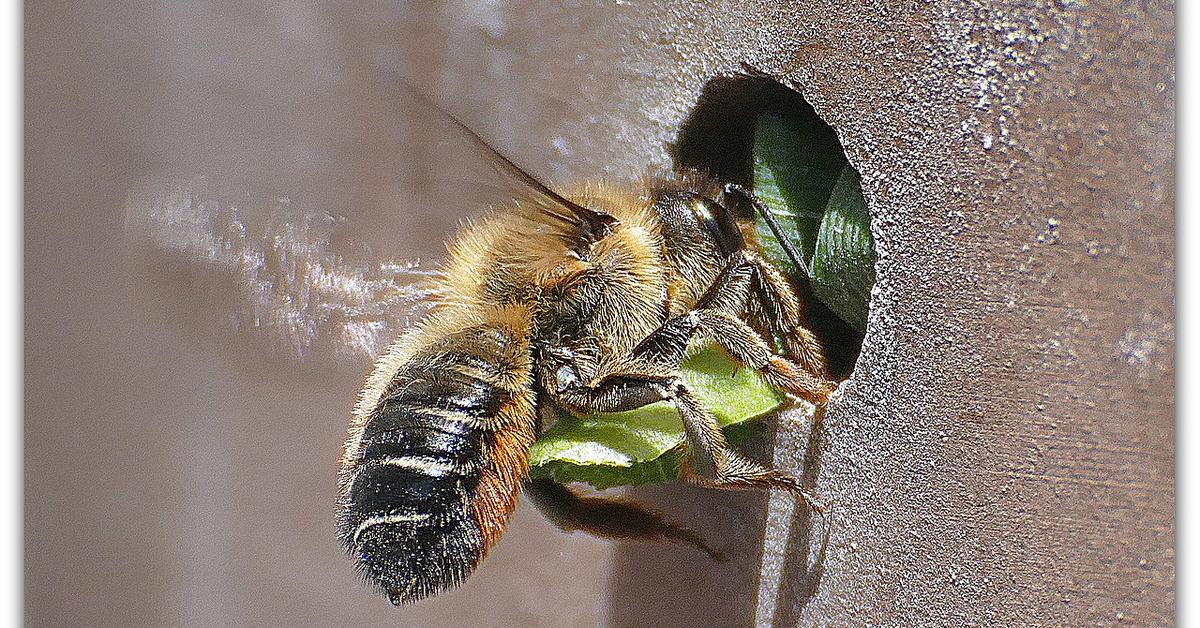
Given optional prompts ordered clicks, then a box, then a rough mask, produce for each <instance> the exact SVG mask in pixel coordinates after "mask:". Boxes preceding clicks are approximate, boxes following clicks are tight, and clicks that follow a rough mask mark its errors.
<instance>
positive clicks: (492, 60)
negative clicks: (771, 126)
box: [24, 0, 1175, 627]
mask: <svg viewBox="0 0 1200 628" xmlns="http://www.w3.org/2000/svg"><path fill="white" fill-rule="evenodd" d="M25 20H26V24H25V37H26V43H25V63H26V70H25V85H24V90H25V92H24V98H25V124H26V130H25V203H26V209H25V377H26V380H25V384H26V389H25V404H26V406H25V439H26V441H25V465H26V466H25V474H26V475H25V500H26V501H25V525H26V537H25V586H26V589H25V604H26V608H27V611H26V613H27V615H26V620H27V623H28V624H29V625H31V626H61V625H88V626H128V625H164V626H205V627H207V626H225V625H236V626H274V625H293V626H328V625H356V624H367V623H387V624H392V625H406V626H461V625H472V626H516V625H519V626H588V625H596V624H605V625H614V626H645V625H714V626H716V625H720V626H725V625H730V626H741V625H764V626H765V625H778V626H793V625H812V624H817V623H826V624H830V625H852V624H860V623H866V622H871V623H876V624H882V625H908V624H910V623H912V622H913V618H920V619H921V620H922V621H923V622H924V623H935V624H947V625H949V624H963V623H966V624H991V625H997V624H1000V625H1004V624H1010V625H1013V624H1028V623H1040V624H1045V625H1094V624H1102V625H1107V624H1116V623H1121V622H1127V623H1133V624H1137V625H1160V624H1165V623H1169V620H1170V617H1171V615H1172V613H1173V610H1174V527H1173V512H1174V483H1173V469H1174V467H1173V460H1174V445H1173V424H1172V420H1173V418H1172V412H1173V408H1174V405H1173V404H1174V402H1173V384H1172V381H1173V377H1174V361H1173V348H1174V309H1173V287H1172V281H1173V274H1174V266H1173V261H1172V260H1173V252H1174V235H1173V233H1174V221H1173V207H1174V192H1173V188H1174V174H1173V167H1174V143H1173V137H1174V104H1175V103H1174V80H1175V78H1174V62H1173V58H1174V31H1173V20H1174V13H1173V7H1172V6H1171V5H1170V4H1169V3H1166V2H1161V3H1160V2H1142V3H1128V4H1125V5H1114V6H1105V7H1099V6H1089V5H1084V4H1078V3H1046V4H1045V5H1044V6H1043V5H1039V4H1037V3H1034V4H1030V3H1012V4H1011V5H995V6H993V5H992V4H989V3H972V2H967V1H958V0H943V1H940V2H934V3H928V4H923V5H910V4H905V3H897V4H896V5H885V4H878V3H860V4H846V3H841V2H836V1H833V0H815V1H814V2H810V3H803V4H796V3H774V2H765V1H763V2H756V1H747V2H696V3H693V2H678V3H669V2H664V3H644V2H635V1H633V0H614V1H593V2H566V1H564V2H534V1H525V0H511V1H504V0H495V1H489V2H473V1H463V2H445V3H437V4H434V3H395V4H392V3H376V2H369V3H336V2H328V3H312V2H191V3H172V2H165V1H164V2H112V3H104V4H103V5H100V4H98V3H67V2H42V3H28V4H27V6H26V8H25ZM743 62H751V63H753V64H754V65H755V66H756V67H758V68H760V69H762V70H764V71H767V72H770V73H772V74H774V75H776V76H781V77H783V79H784V80H785V82H787V83H788V84H790V85H792V86H794V87H796V88H797V89H798V90H799V91H800V92H802V93H803V94H804V96H805V97H806V98H807V99H808V101H809V102H810V103H811V104H812V105H813V107H814V108H815V109H816V111H817V113H818V114H819V115H820V116H822V118H823V119H825V120H826V121H827V122H828V123H830V124H831V125H832V126H833V127H834V128H835V129H836V130H837V131H838V132H839V135H840V137H841V139H842V143H843V144H844V145H845V147H846V150H847V156H848V157H849V158H850V160H851V162H852V163H853V164H854V165H855V167H856V168H857V169H858V170H859V172H861V174H862V176H863V188H864V194H865V196H866V198H867V201H868V204H869V206H870V207H871V210H872V212H873V215H874V216H875V219H876V220H875V222H874V224H873V234H874V236H875V241H876V243H877V247H878V250H879V252H880V260H879V264H878V267H877V275H878V280H877V285H876V290H875V292H874V294H873V301H872V313H871V318H870V320H869V323H868V332H867V339H866V341H865V343H864V346H863V353H862V356H861V358H860V360H859V363H858V367H857V368H856V370H855V373H854V375H853V376H852V377H851V378H850V380H849V381H848V382H847V383H846V384H845V385H844V386H843V389H842V392H841V396H840V397H839V399H838V400H836V401H835V403H833V404H831V406H830V410H829V414H828V416H827V417H826V420H825V430H824V435H823V437H822V438H819V439H815V440H814V439H810V438H809V435H808V434H805V433H804V430H803V429H799V428H796V429H790V428H789V429H786V430H780V431H779V433H778V434H776V435H774V436H773V437H769V438H768V439H767V440H765V441H764V442H759V443H756V444H753V445H752V446H751V447H750V450H751V451H753V452H756V454H757V455H761V456H765V457H768V458H772V459H773V460H774V463H775V464H776V465H777V466H779V467H780V468H782V469H786V470H790V471H792V472H797V473H798V472H800V470H801V469H802V468H805V463H806V461H808V462H811V458H812V456H811V455H810V453H811V451H812V450H813V449H814V445H816V447H815V449H817V450H819V451H822V452H824V453H822V454H821V464H820V473H819V474H818V475H817V477H816V481H817V488H816V492H817V493H818V494H820V495H822V496H823V497H824V498H826V499H827V500H829V501H830V503H832V504H834V507H835V509H836V513H837V520H836V521H837V523H836V525H835V527H834V528H833V538H832V541H831V545H830V548H829V553H828V556H827V557H826V558H825V560H824V562H823V566H822V569H821V570H820V572H819V573H814V572H813V571H812V570H810V569H808V566H807V565H806V564H805V563H804V562H802V560H803V559H804V558H805V557H807V556H808V551H807V550H808V539H807V538H806V537H805V536H804V535H803V534H800V533H798V532H796V530H797V527H796V526H795V525H793V523H794V522H793V521H792V517H791V513H790V510H789V508H788V507H787V504H786V500H780V499H778V498H773V499H770V500H768V499H767V498H766V497H764V496H754V495H732V494H719V493H713V492H711V491H701V490H699V489H689V488H686V487H679V486H663V487H657V488H653V489H646V490H642V491H640V494H641V495H642V496H643V497H645V498H647V499H650V500H652V501H653V502H654V503H655V504H657V505H658V506H659V507H661V508H663V509H665V510H666V511H667V512H668V514H670V515H671V516H672V517H673V518H676V519H678V520H681V521H685V522H688V523H689V524H691V525H694V526H696V527H697V528H698V529H699V530H700V531H701V532H702V533H703V534H704V535H705V536H706V538H710V539H719V541H718V546H719V547H721V548H722V549H724V550H725V551H726V553H727V554H729V555H730V556H732V557H733V560H732V561H730V562H729V563H722V564H714V563H711V562H709V561H706V560H703V559H699V558H697V557H696V556H694V555H692V554H691V553H688V552H686V551H681V550H680V549H678V548H675V547H659V546H647V545H635V544H607V543H603V542H599V541H595V540H592V539H590V538H588V537H585V536H581V535H567V534H563V533H560V532H558V531H557V530H555V529H553V528H552V527H551V526H550V525H549V524H548V523H546V522H545V521H544V520H543V519H542V518H541V517H540V516H539V515H537V514H536V513H535V512H533V511H532V509H531V508H529V507H528V505H525V504H523V505H522V506H521V507H520V508H519V509H518V512H517V514H516V516H515V518H514V520H513V522H512V523H511V525H510V526H509V529H508V532H507V533H506V534H505V536H504V538H503V540H502V541H501V542H500V543H499V545H498V546H497V547H496V548H495V550H494V552H493V554H492V555H491V556H490V557H489V558H488V559H487V560H486V561H485V562H484V563H483V565H482V566H481V568H480V569H479V571H478V572H477V573H476V574H475V575H474V576H473V577H472V578H470V579H469V580H468V581H467V583H466V584H465V585H464V586H463V587H462V588H460V589H458V590H456V591H453V592H449V593H447V594H444V595H440V596H438V597H436V598H434V599H431V600H428V601H425V602H423V603H421V604H419V605H416V606H414V607H411V608H405V609H394V608H392V607H391V605H390V604H388V603H387V602H386V601H385V600H384V599H383V598H382V597H379V596H377V595H375V594H374V593H373V592H372V591H370V590H369V589H368V588H367V587H365V586H363V585H362V584H361V583H359V582H358V581H357V578H356V577H355V575H354V574H353V572H352V570H351V567H350V564H349V561H348V560H346V559H345V558H344V557H343V556H342V554H341V552H340V550H339V548H338V547H337V544H336V542H335V534H334V529H333V516H332V510H333V499H334V494H335V473H336V459H337V456H338V452H339V448H340V446H341V442H342V439H343V436H344V433H345V425H346V419H347V416H348V413H349V410H350V408H351V405H352V402H353V399H354V395H355V393H356V392H357V389H358V386H359V384H360V382H361V380H362V377H363V376H364V374H365V373H366V371H367V368H368V363H367V360H366V359H359V360H358V361H357V362H356V361H355V360H354V359H352V358H351V359H347V358H346V357H345V356H341V357H339V356H337V355H335V353H336V352H335V351H334V350H333V349H332V348H331V347H330V346H327V345H322V344H320V343H318V344H316V345H313V347H312V348H311V350H309V351H308V352H307V356H306V359H304V360H299V359H297V358H296V357H295V356H294V355H293V354H292V351H291V349H289V348H287V347H284V348H280V347H279V345H278V343H276V342H274V340H273V339H272V338H271V337H270V335H269V334H266V333H263V332H261V331H256V330H255V329H254V328H253V325H252V324H248V320H247V319H246V318H245V317H242V316H239V315H238V314H237V311H238V304H239V301H238V299H239V298H240V297H239V296H238V293H237V291H236V290H231V289H230V286H228V285H225V284H222V283H221V282H220V281H216V282H214V281H211V280H206V279H204V274H203V273H200V274H199V275H198V274H197V273H196V269H195V268H194V267H191V266H189V265H188V264H180V263H177V262H178V260H177V259H174V258H160V257H156V256H155V254H154V252H153V251H152V250H150V251H148V250H147V245H146V242H145V240H144V239H142V238H141V237H140V236H141V235H144V234H143V232H142V231H140V230H139V228H135V226H136V224H135V223H136V220H134V221H132V222H131V219H130V216H129V212H131V211H132V212H133V213H134V214H135V215H136V209H137V208H139V207H143V206H144V205H139V204H138V202H136V199H137V198H140V197H139V192H138V191H139V190H146V189H148V188H147V186H150V187H149V189H155V188H154V186H155V185H160V184H161V183H162V182H163V181H196V180H197V179H196V177H203V181H204V183H203V185H202V186H201V188H203V189H205V190H219V191H220V194H222V195H225V196H224V197H223V198H235V199H240V200H238V201H237V204H238V207H239V210H240V212H241V216H242V217H243V219H244V222H245V224H246V225H247V228H248V229H250V230H251V231H252V232H253V233H261V232H262V228H263V225H268V226H269V225H270V224H272V221H273V220H274V218H275V217H276V216H275V214H272V211H273V210H274V208H276V206H277V203H276V200H277V199H278V198H280V197H284V198H287V199H288V201H289V204H288V207H289V208H290V209H289V210H288V211H290V212H293V214H289V215H296V216H318V217H329V216H334V217H337V219H336V220H333V221H327V222H324V223H322V224H323V225H325V226H324V227H323V230H322V231H321V232H320V234H319V235H317V236H314V237H316V238H317V239H316V240H315V244H316V245H317V250H318V251H320V252H325V253H329V254H334V255H340V254H343V253H344V254H345V255H346V256H347V257H346V259H347V260H348V261H347V263H348V264H350V263H360V262H362V260H366V259H375V260H385V259H413V258H418V257H419V258H423V259H428V258H429V257H430V256H436V255H437V254H438V253H440V251H441V243H442V241H443V240H444V238H445V236H446V235H447V234H448V233H449V232H451V231H453V229H454V228H455V226H456V224H457V223H458V221H459V220H461V219H462V218H463V217H464V216H467V215H470V214H473V213H475V211H477V207H478V205H480V204H481V203H485V202H487V201H488V200H491V199H490V198H488V196H487V194H483V192H485V190H479V189H475V188H473V187H472V186H469V185H463V184H462V183H461V179H462V178H464V177H462V176H461V173H459V172H457V171H455V164H457V163H459V162H457V161H456V157H455V155H454V153H453V152H452V149H450V148H446V147H445V145H444V144H443V143H442V142H441V140H440V138H434V137H431V135H433V133H432V131H431V129H432V128H433V126H431V125H430V124H429V123H428V121H427V120H426V119H423V118H421V117H420V116H419V115H416V114H413V113H412V112H411V111H409V110H408V109H407V108H406V106H405V105H403V103H402V102H399V101H401V100H402V99H400V98H398V97H397V92H396V90H395V82H394V80H392V79H389V78H387V77H388V76H392V77H394V76H395V75H401V76H404V77H406V78H407V79H408V80H409V81H410V82H412V83H413V84H414V85H415V86H416V87H417V88H418V89H420V90H421V91H423V92H425V93H426V94H428V95H430V96H431V97H433V98H434V99H435V100H437V101H439V102H441V103H443V104H445V105H446V106H447V107H449V108H450V109H452V110H453V111H455V112H456V113H457V114H459V115H460V116H461V117H462V118H464V119H465V120H466V121H467V122H469V123H470V124H471V125H472V126H474V127H475V128H477V129H479V130H480V131H482V132H483V133H484V134H485V135H486V136H487V137H488V138H489V139H491V140H492V141H493V142H494V143H495V144H496V145H497V146H498V147H500V148H502V149H503V150H504V151H505V152H507V153H508V154H509V155H511V156H513V157H515V158H516V160H517V161H518V162H519V163H521V164H523V165H525V166H527V167H528V168H529V169H530V170H531V171H533V172H534V173H535V174H538V175H540V176H542V177H544V178H546V179H548V180H551V181H566V180H570V179H575V178H580V177H588V178H591V177H598V176H603V177H612V178H619V179H620V178H630V177H633V176H636V175H638V174H640V173H642V172H644V171H645V169H646V168H647V167H650V168H654V167H662V166H664V165H669V164H670V162H671V151H672V143H673V142H674V141H675V140H676V138H677V133H678V131H679V129H680V128H681V126H686V122H687V121H688V119H689V115H690V114H691V113H692V112H693V109H694V108H696V107H697V105H698V103H699V104H700V105H703V98H702V94H703V93H704V90H705V87H706V85H708V84H709V81H710V80H711V79H713V78H714V77H717V76H720V75H730V74H733V73H736V72H739V71H741V69H742V65H741V64H742V63H743ZM709 148H710V149H712V150H714V151H718V152H719V149H720V148H721V146H710V147H709ZM447 164H449V167H448V166H447ZM447 170H450V171H451V172H452V174H454V175H455V176H453V177H446V176H444V175H445V173H446V171H447ZM148 182H149V183H148ZM477 193H479V197H478V198H476V195H477ZM230 195H232V196H230ZM131 199H133V200H131ZM318 222H319V221H318ZM186 227H187V225H180V228H181V230H180V233H190V232H189V231H187V228H186ZM231 306H232V307H231ZM793 427H794V426H793ZM764 540H765V542H764ZM797 557H800V558H797Z"/></svg>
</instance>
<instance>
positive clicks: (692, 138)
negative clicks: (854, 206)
mask: <svg viewBox="0 0 1200 628" xmlns="http://www.w3.org/2000/svg"><path fill="white" fill-rule="evenodd" d="M763 114H774V115H780V116H789V117H791V116H796V117H800V118H803V119H804V120H806V121H807V122H810V123H812V124H813V125H815V126H817V127H819V132H820V134H821V135H822V136H823V137H821V138H820V141H817V142H814V150H836V151H838V152H839V153H840V156H841V158H843V159H844V158H845V151H844V149H843V148H842V146H841V143H840V142H839V141H838V139H837V134H836V133H835V132H834V130H833V128H832V127H830V126H829V125H828V124H825V122H824V121H822V120H821V119H820V118H819V117H818V116H817V113H816V112H815V111H814V110H813V108H812V106H811V105H809V104H808V102H807V101H805V100H804V97H803V96H801V95H800V93H799V92H797V91H795V90H793V89H791V88H789V87H787V86H785V85H782V84H780V83H778V82H776V81H775V80H773V79H770V78H767V77H761V76H751V75H742V76H733V77H720V78H716V79H713V80H711V81H709V82H708V84H706V85H705V86H704V90H703V92H702V93H701V97H700V100H699V102H698V104H697V105H696V107H695V108H694V109H693V110H692V112H691V113H690V114H689V116H688V118H687V119H686V120H685V121H684V123H683V126H682V128H681V129H680V133H679V140H678V142H677V143H676V144H675V145H674V146H672V147H671V154H672V157H673V158H674V160H675V163H676V165H677V166H680V167H687V168H695V169H699V170H705V171H708V172H710V173H712V174H713V175H715V176H716V177H718V178H719V179H721V180H723V181H730V182H733V183H738V184H741V185H745V186H750V185H751V184H752V183H753V173H754V155H753V150H754V128H755V123H756V121H757V120H758V118H759V116H761V115H763ZM830 184H831V185H832V181H831V182H830ZM794 279H795V280H796V284H797V286H798V288H799V291H800V296H801V298H802V299H803V300H804V303H805V308H806V314H807V316H808V322H809V324H810V326H811V328H812V331H813V333H815V334H816V336H817V338H818V339H819V340H820V341H821V344H822V345H823V346H824V349H825V355H826V356H827V357H828V359H829V368H830V373H831V374H832V375H833V376H834V377H835V378H837V379H839V380H841V379H845V378H847V377H848V376H849V375H850V372H851V371H852V370H853V369H854V364H855V361H856V360H857V359H858V354H859V351H860V350H861V349H862V341H863V334H862V333H860V332H859V331H858V330H856V329H854V328H853V327H851V326H850V325H849V324H847V323H846V322H845V321H843V320H842V319H841V318H839V317H838V316H837V315H836V314H834V313H833V311H832V310H830V309H829V308H828V307H827V306H826V305H825V304H824V303H822V302H821V300H820V299H818V298H817V297H816V295H815V294H813V291H812V288H811V286H810V285H809V282H808V280H807V278H806V277H794Z"/></svg>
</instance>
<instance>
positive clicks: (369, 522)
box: [352, 512, 430, 547]
mask: <svg viewBox="0 0 1200 628" xmlns="http://www.w3.org/2000/svg"><path fill="white" fill-rule="evenodd" d="M429 517H430V515H429V514H428V513H420V512H397V513H392V514H390V515H375V516H373V517H367V518H366V519H364V520H363V522H362V523H360V524H358V528H357V529H356V530H355V531H354V539H353V540H352V543H353V545H354V547H358V537H359V536H360V535H362V533H363V532H366V531H367V528H371V527H373V526H377V525H382V524H385V523H417V522H419V521H424V520H426V519H428V518H429Z"/></svg>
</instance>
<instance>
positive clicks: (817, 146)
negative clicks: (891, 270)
mask: <svg viewBox="0 0 1200 628" xmlns="http://www.w3.org/2000/svg"><path fill="white" fill-rule="evenodd" d="M831 142H832V146H831V144H830V143H831ZM754 192H755V194H756V195H758V197H759V198H760V199H762V200H763V202H764V203H766V205H767V207H768V208H769V209H770V211H771V215H772V216H774V217H775V219H776V220H777V221H778V222H780V224H781V226H782V227H783V229H784V231H787V232H791V233H794V234H795V236H794V239H793V243H794V244H795V245H796V248H797V249H798V252H799V253H800V254H801V255H802V256H803V258H804V260H803V261H804V262H805V264H807V265H808V268H809V273H810V274H809V277H808V278H809V280H810V282H811V284H812V288H813V292H814V293H815V294H816V295H817V298H819V299H820V300H821V302H822V303H824V304H825V305H827V306H829V309H831V310H833V312H834V313H835V314H837V315H838V317H840V318H841V319H842V320H844V321H846V322H847V323H849V324H850V326H852V327H853V328H854V329H856V330H858V331H859V332H864V331H866V328H867V306H868V304H869V302H870V295H871V286H873V285H874V284H875V242H874V241H873V240H872V238H871V216H870V213H869V212H868V211H867V204H866V201H865V200H864V198H863V195H862V185H861V179H860V178H859V176H858V173H857V172H856V171H855V170H854V168H853V167H851V166H850V164H849V162H847V161H846V158H845V156H844V155H843V154H842V150H841V145H840V144H838V143H837V136H836V134H834V132H833V130H832V129H830V128H829V127H827V126H824V125H821V124H818V123H817V122H816V121H805V120H801V119H796V118H780V117H777V116H763V117H761V118H760V119H759V121H758V125H757V126H756V127H755V134H754ZM756 231H757V234H758V238H759V245H760V247H761V248H762V249H763V253H764V254H765V255H766V257H767V258H768V259H769V260H771V261H772V262H773V263H775V264H776V265H777V266H779V267H780V268H783V269H784V271H785V272H787V273H789V274H791V275H793V276H795V275H796V274H798V273H799V272H800V270H799V269H798V268H796V265H795V264H793V263H792V260H790V259H789V258H788V257H787V255H786V254H785V253H784V250H783V247H782V246H781V245H780V244H779V241H778V240H776V238H775V236H774V234H773V233H772V232H771V230H770V229H769V228H768V227H767V224H766V221H764V220H761V219H760V220H759V221H758V223H757V224H756Z"/></svg>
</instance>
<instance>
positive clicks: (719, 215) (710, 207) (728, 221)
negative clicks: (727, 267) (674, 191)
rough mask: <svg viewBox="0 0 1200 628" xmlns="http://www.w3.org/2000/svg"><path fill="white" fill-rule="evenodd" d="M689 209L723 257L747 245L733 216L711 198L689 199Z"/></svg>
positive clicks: (694, 197)
mask: <svg viewBox="0 0 1200 628" xmlns="http://www.w3.org/2000/svg"><path fill="white" fill-rule="evenodd" d="M689 208H690V210H691V212H692V215H693V216H695V217H696V221H697V222H699V223H700V224H702V225H704V228H705V230H707V231H708V235H709V236H710V237H711V238H712V239H713V242H714V243H716V245H717V249H718V250H720V251H721V254H722V255H724V256H729V255H732V254H733V253H734V251H737V250H739V249H741V248H742V247H743V246H744V245H745V241H744V240H742V233H741V231H739V230H738V227H737V223H736V222H734V220H733V215H732V214H730V212H729V210H728V209H726V208H725V207H724V206H722V205H720V204H719V203H717V202H716V201H714V200H712V199H710V198H706V197H703V196H693V197H692V198H691V199H689Z"/></svg>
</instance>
